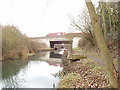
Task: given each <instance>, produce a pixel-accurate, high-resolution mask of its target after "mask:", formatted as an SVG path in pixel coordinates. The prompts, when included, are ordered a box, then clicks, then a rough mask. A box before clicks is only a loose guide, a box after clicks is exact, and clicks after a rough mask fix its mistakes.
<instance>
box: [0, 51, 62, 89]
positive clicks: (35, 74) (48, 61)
mask: <svg viewBox="0 0 120 90" xmlns="http://www.w3.org/2000/svg"><path fill="white" fill-rule="evenodd" d="M61 70H62V67H61V55H60V54H57V53H54V52H50V51H46V52H40V53H37V54H36V55H34V56H30V57H24V58H23V59H21V60H7V61H5V62H3V63H2V79H0V89H1V88H53V87H54V86H55V87H57V85H58V83H59V81H60V79H59V77H58V76H55V75H54V74H56V73H58V72H59V71H61Z"/></svg>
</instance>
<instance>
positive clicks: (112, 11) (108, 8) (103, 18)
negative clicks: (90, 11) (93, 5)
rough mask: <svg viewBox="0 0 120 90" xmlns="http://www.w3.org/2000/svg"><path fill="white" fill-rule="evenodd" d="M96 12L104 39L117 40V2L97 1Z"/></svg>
mask: <svg viewBox="0 0 120 90" xmlns="http://www.w3.org/2000/svg"><path fill="white" fill-rule="evenodd" d="M96 10H97V14H98V15H99V19H100V22H101V26H102V31H103V34H104V38H105V39H106V41H108V40H109V38H110V39H111V38H112V39H114V40H117V38H118V37H117V36H118V35H117V34H118V27H119V26H118V4H117V2H109V1H108V2H99V6H98V7H97V9H96Z"/></svg>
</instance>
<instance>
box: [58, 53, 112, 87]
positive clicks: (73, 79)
mask: <svg viewBox="0 0 120 90" xmlns="http://www.w3.org/2000/svg"><path fill="white" fill-rule="evenodd" d="M78 52H79V51H78ZM78 52H75V51H74V53H76V54H78ZM79 54H80V53H79ZM84 54H85V53H84ZM91 54H92V52H91ZM65 57H66V56H65V55H63V58H62V59H63V60H62V61H63V64H64V69H63V72H64V73H63V72H62V75H60V77H61V81H60V83H59V85H58V88H110V83H109V79H108V75H107V72H106V69H105V67H104V65H103V64H101V63H99V62H98V61H96V60H93V59H91V58H86V59H81V60H78V61H76V62H73V63H69V61H68V59H67V58H65Z"/></svg>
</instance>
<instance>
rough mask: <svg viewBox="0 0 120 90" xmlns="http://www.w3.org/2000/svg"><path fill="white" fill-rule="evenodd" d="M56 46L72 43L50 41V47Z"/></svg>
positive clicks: (70, 42)
mask: <svg viewBox="0 0 120 90" xmlns="http://www.w3.org/2000/svg"><path fill="white" fill-rule="evenodd" d="M55 44H70V45H71V44H72V41H50V47H51V48H54V45H55Z"/></svg>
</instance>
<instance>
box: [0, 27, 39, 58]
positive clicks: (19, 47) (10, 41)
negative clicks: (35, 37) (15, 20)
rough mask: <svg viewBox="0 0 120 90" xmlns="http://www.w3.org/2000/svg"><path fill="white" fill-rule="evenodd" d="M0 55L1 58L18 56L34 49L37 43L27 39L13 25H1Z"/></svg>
mask: <svg viewBox="0 0 120 90" xmlns="http://www.w3.org/2000/svg"><path fill="white" fill-rule="evenodd" d="M1 31H2V56H3V59H8V58H18V57H19V56H22V55H24V54H25V53H29V51H30V52H32V51H36V49H37V47H38V43H35V42H33V41H31V40H29V39H28V37H27V36H26V35H24V34H22V33H21V32H20V31H19V29H18V28H17V27H15V26H9V25H6V26H2V29H1Z"/></svg>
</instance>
